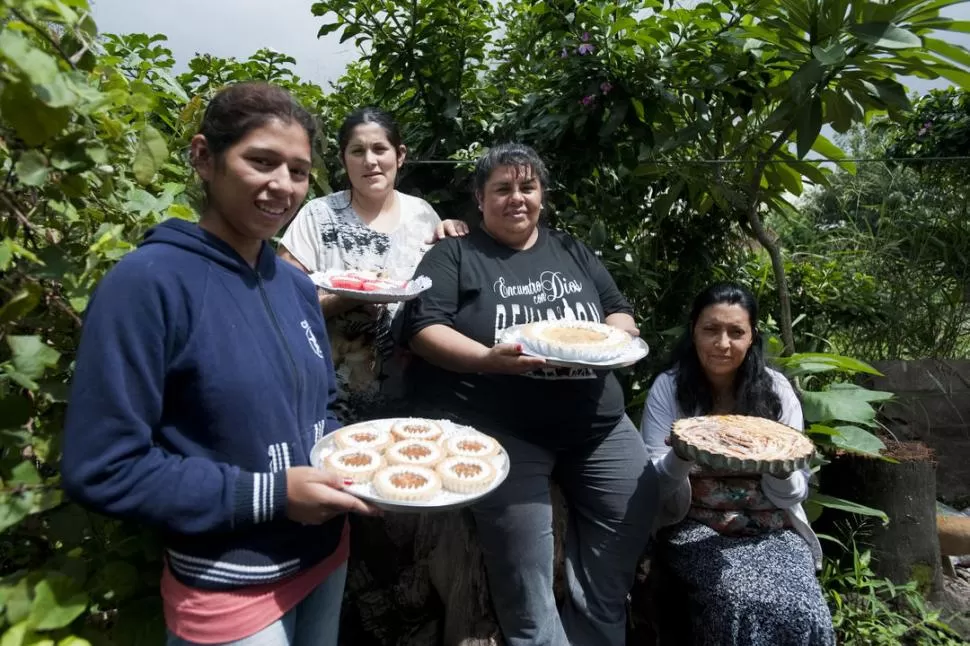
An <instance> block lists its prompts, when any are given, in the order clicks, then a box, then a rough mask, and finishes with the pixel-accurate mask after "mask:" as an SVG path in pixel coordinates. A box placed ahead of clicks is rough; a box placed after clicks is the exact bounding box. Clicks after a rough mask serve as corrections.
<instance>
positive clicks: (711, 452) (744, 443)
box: [670, 415, 815, 475]
mask: <svg viewBox="0 0 970 646" xmlns="http://www.w3.org/2000/svg"><path fill="white" fill-rule="evenodd" d="M670 444H671V446H672V447H673V448H674V450H675V451H676V453H677V454H678V455H680V456H682V457H685V458H688V459H690V460H694V461H695V462H697V463H698V464H700V465H703V466H705V467H708V468H710V469H712V470H715V471H726V472H735V473H770V474H774V475H787V474H789V473H792V472H793V471H797V470H799V469H805V468H808V466H809V463H810V462H811V459H812V456H813V455H814V454H815V445H814V444H812V441H811V440H810V439H809V438H808V437H806V436H805V434H804V433H801V432H799V431H797V430H796V429H793V428H791V427H790V426H786V425H784V424H781V423H779V422H775V421H772V420H769V419H764V418H762V417H753V416H748V415H706V416H701V417H688V418H685V419H680V420H677V421H676V422H674V426H673V429H672V430H671V433H670Z"/></svg>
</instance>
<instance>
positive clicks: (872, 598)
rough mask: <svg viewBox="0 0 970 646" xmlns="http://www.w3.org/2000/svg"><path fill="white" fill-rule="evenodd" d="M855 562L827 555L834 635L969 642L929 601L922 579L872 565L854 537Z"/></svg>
mask: <svg viewBox="0 0 970 646" xmlns="http://www.w3.org/2000/svg"><path fill="white" fill-rule="evenodd" d="M850 545H851V547H846V550H847V551H848V552H849V556H851V557H852V558H851V563H849V564H848V566H843V565H842V564H841V563H840V562H838V561H835V560H826V562H825V565H824V569H823V571H822V575H821V578H820V582H821V584H822V590H823V591H824V593H825V597H826V600H827V601H828V605H829V609H830V610H831V611H832V622H833V624H834V626H835V631H836V638H837V639H838V642H839V643H840V644H845V645H846V646H883V645H884V646H896V645H899V644H913V645H914V646H915V645H917V644H918V645H919V646H959V645H961V644H966V642H965V641H964V640H962V639H960V636H959V635H957V634H956V633H955V632H954V631H953V630H952V629H950V628H949V627H948V626H947V625H946V623H944V622H943V620H942V619H941V615H940V613H939V612H938V611H935V610H932V609H930V608H928V607H927V604H926V601H925V600H924V599H923V595H922V594H921V593H920V591H919V586H918V582H916V581H912V582H910V583H907V584H906V585H893V583H892V582H891V581H889V580H888V579H880V578H878V577H877V576H876V575H875V573H874V572H873V571H872V569H871V568H870V565H869V563H870V561H871V554H870V552H869V551H868V550H865V551H860V549H859V547H858V546H857V544H856V543H855V541H854V540H853V541H851V542H850Z"/></svg>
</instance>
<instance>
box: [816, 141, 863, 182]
mask: <svg viewBox="0 0 970 646" xmlns="http://www.w3.org/2000/svg"><path fill="white" fill-rule="evenodd" d="M812 150H814V151H815V152H817V153H819V154H820V155H823V156H825V157H828V158H829V159H831V160H833V161H840V160H843V159H845V151H843V150H842V149H841V148H839V147H838V146H836V145H835V144H834V143H832V142H831V141H830V140H829V139H828V137H826V136H825V135H822V134H820V135H819V136H818V137H816V139H815V144H814V145H812ZM839 166H840V167H842V168H844V169H845V170H846V171H848V172H850V173H852V174H853V175H854V174H855V172H856V165H855V162H850V161H846V162H842V163H841V164H839Z"/></svg>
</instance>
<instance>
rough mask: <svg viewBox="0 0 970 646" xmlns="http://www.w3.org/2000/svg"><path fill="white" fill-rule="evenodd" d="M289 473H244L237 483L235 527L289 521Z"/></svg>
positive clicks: (234, 511)
mask: <svg viewBox="0 0 970 646" xmlns="http://www.w3.org/2000/svg"><path fill="white" fill-rule="evenodd" d="M285 514H286V471H278V472H276V473H245V472H241V473H240V474H239V478H238V479H237V480H236V499H235V508H234V509H233V514H232V521H233V527H236V528H239V527H245V526H247V525H257V524H259V523H265V522H269V521H271V520H276V519H279V518H283V517H285Z"/></svg>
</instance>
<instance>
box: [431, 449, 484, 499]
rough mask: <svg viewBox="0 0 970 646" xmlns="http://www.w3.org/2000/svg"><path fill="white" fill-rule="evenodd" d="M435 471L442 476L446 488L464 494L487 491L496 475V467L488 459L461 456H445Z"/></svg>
mask: <svg viewBox="0 0 970 646" xmlns="http://www.w3.org/2000/svg"><path fill="white" fill-rule="evenodd" d="M435 471H437V472H438V475H439V476H441V482H442V485H443V486H444V488H445V489H447V490H448V491H454V492H455V493H462V494H471V493H480V492H482V491H485V490H486V489H488V488H489V487H490V486H491V484H492V482H494V480H495V476H496V471H495V467H494V466H492V465H491V464H489V462H488V461H487V460H482V459H480V458H468V457H461V456H456V457H450V458H445V459H444V460H442V461H441V462H439V463H438V466H437V467H435Z"/></svg>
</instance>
